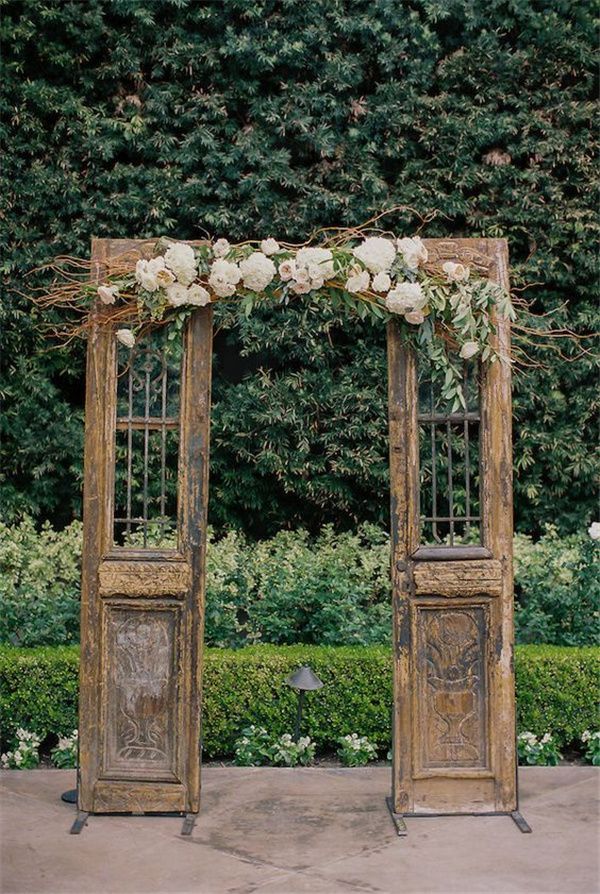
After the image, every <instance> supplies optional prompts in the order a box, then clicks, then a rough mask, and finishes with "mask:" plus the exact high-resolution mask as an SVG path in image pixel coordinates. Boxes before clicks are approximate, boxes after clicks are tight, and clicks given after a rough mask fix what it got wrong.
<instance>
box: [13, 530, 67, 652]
mask: <svg viewBox="0 0 600 894" xmlns="http://www.w3.org/2000/svg"><path fill="white" fill-rule="evenodd" d="M80 573H81V523H80V522H73V523H72V524H71V525H69V527H68V528H65V529H64V530H63V531H60V532H58V531H55V530H53V529H52V528H51V527H50V525H49V524H47V523H46V524H44V526H43V527H42V529H41V531H38V530H36V527H35V525H34V523H33V521H32V519H31V518H25V519H24V520H23V521H22V522H20V524H17V525H14V526H13V527H9V526H7V525H5V524H2V522H0V643H12V644H13V645H20V646H45V645H52V646H61V645H68V644H69V643H76V642H77V641H78V639H79V582H80Z"/></svg>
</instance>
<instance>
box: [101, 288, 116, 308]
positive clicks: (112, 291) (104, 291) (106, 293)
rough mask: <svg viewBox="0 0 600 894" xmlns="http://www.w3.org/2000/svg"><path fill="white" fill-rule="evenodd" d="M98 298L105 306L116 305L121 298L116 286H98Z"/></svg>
mask: <svg viewBox="0 0 600 894" xmlns="http://www.w3.org/2000/svg"><path fill="white" fill-rule="evenodd" d="M98 297H99V298H100V301H101V302H102V303H103V304H114V303H115V301H116V300H117V298H118V297H119V290H118V288H117V287H116V286H98Z"/></svg>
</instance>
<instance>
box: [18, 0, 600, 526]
mask: <svg viewBox="0 0 600 894" xmlns="http://www.w3.org/2000/svg"><path fill="white" fill-rule="evenodd" d="M3 12H4V15H3V18H2V25H1V28H2V38H3V46H4V56H5V60H4V74H5V77H4V87H3V93H2V100H1V102H2V112H3V121H4V125H3V129H4V132H5V133H4V135H5V137H7V132H8V131H9V130H10V140H9V141H8V142H7V141H6V140H5V144H6V145H8V148H9V151H8V152H7V153H6V157H5V159H4V165H3V170H2V197H3V205H4V211H3V217H4V227H3V236H2V242H3V245H2V249H3V262H2V273H3V275H4V279H5V283H6V285H7V286H8V290H9V291H8V299H7V300H5V301H3V303H2V311H1V313H2V324H3V330H4V351H3V355H4V385H3V392H4V397H5V408H6V409H5V415H4V430H3V445H4V451H5V455H4V459H3V461H2V470H3V473H2V474H3V475H4V476H7V477H8V478H9V479H10V484H7V486H6V490H5V497H4V507H3V508H4V512H5V514H6V515H7V516H9V517H10V516H12V515H15V514H18V513H20V512H22V511H32V512H34V513H36V514H38V515H39V516H41V517H51V518H52V519H53V520H54V521H55V522H57V523H63V522H66V521H67V520H68V519H69V518H71V517H72V516H73V515H74V514H76V513H77V511H78V502H79V482H80V477H81V443H82V437H81V417H82V389H83V385H82V379H83V353H84V352H83V350H82V346H76V347H71V348H69V350H63V351H48V350H46V348H47V345H46V344H45V343H44V342H43V341H42V340H41V336H40V335H39V333H38V330H37V329H36V324H37V323H38V322H39V319H37V317H36V313H35V312H34V311H32V310H31V308H30V306H29V305H28V304H27V303H26V302H25V301H24V300H23V299H22V298H20V297H19V295H18V294H17V291H19V290H21V291H26V290H27V289H28V288H31V286H32V285H35V284H36V282H38V281H39V278H36V276H30V277H29V278H28V279H25V275H26V274H27V273H28V272H29V271H30V270H31V269H32V268H34V267H36V266H37V265H39V264H42V263H44V262H46V261H48V260H50V259H51V258H52V257H53V256H55V255H57V254H59V253H69V254H71V255H80V256H86V255H87V254H88V253H89V244H90V237H91V236H92V235H96V236H112V237H125V236H128V237H150V236H156V235H161V234H168V235H171V236H174V237H178V238H184V239H186V238H198V237H201V236H202V235H203V234H204V233H205V232H206V231H208V232H209V233H210V234H212V235H214V236H227V237H229V238H230V239H233V240H241V239H244V238H252V237H257V236H266V235H273V236H275V237H279V238H282V239H286V240H290V241H292V240H295V241H300V240H303V239H305V238H306V237H307V236H308V235H309V234H310V232H311V231H312V230H313V229H314V228H316V227H319V226H324V225H325V226H326V225H332V224H335V225H353V224H356V223H359V222H362V221H363V220H365V219H367V218H368V217H370V216H371V215H372V214H373V213H375V212H378V211H380V210H381V209H384V208H389V207H393V206H396V205H398V204H404V205H410V206H412V207H413V208H415V209H417V210H418V212H419V213H420V214H422V215H426V214H429V213H430V212H432V211H434V210H438V211H439V212H440V214H439V215H438V216H437V218H436V219H435V220H434V221H433V222H432V223H431V224H429V225H428V227H427V228H426V230H425V231H424V232H423V233H422V235H425V236H432V237H433V236H442V235H454V236H460V235H482V236H494V237H497V236H505V237H507V238H508V240H509V245H510V252H511V261H512V267H513V282H514V284H515V285H516V286H518V287H522V286H523V285H524V284H526V283H535V284H536V285H534V286H531V287H530V288H529V289H528V291H527V293H526V294H527V295H528V296H529V297H530V298H531V299H532V300H533V301H534V304H535V307H536V309H537V310H539V311H542V312H547V311H551V310H555V311H556V321H557V323H558V324H561V323H564V322H567V321H568V322H569V324H570V325H571V326H574V327H575V328H579V329H581V330H583V329H588V330H589V329H593V328H594V325H595V322H596V321H595V317H596V316H597V313H596V306H595V303H594V299H593V285H594V282H595V280H594V260H595V257H594V249H593V241H592V235H593V226H594V209H593V208H592V206H591V204H590V202H589V195H590V193H591V192H592V189H591V183H592V180H593V178H594V176H595V170H594V164H593V158H594V145H593V134H594V131H593V128H592V127H591V117H592V113H593V102H594V97H595V90H594V84H593V67H592V56H593V51H592V49H591V48H592V46H593V43H592V41H593V37H594V32H593V24H592V12H593V10H592V4H591V3H589V2H588V0H583V2H580V3H577V4H575V5H573V4H572V3H569V2H567V0H557V2H555V3H553V4H551V5H548V4H547V3H542V2H541V0H515V2H514V3H511V4H506V3H504V2H501V0H489V2H488V0H486V2H483V0H475V2H469V3H467V2H464V0H450V2H440V0H414V2H411V3H408V2H406V0H402V2H401V0H303V2H301V3H299V2H297V0H221V2H219V3H203V2H193V0H154V2H152V3H140V2H138V0H87V2H86V3H80V2H76V0H63V2H61V3H55V2H52V0H10V2H8V3H5V4H4V10H3ZM416 223H417V218H416V217H415V216H414V215H412V214H410V213H408V212H407V213H403V214H400V213H397V214H396V215H394V216H392V217H391V218H390V219H389V222H388V224H387V225H388V226H390V227H391V228H393V229H395V230H396V231H397V232H399V233H406V234H409V233H411V232H412V231H413V230H414V228H415V225H416ZM219 325H220V327H221V328H220V331H219V334H218V335H217V338H216V363H215V373H216V374H215V383H214V412H213V429H212V468H211V475H212V492H211V507H210V513H211V518H212V520H213V522H214V523H215V524H216V525H217V526H226V525H231V524H234V525H235V526H237V527H243V528H244V529H245V530H246V531H248V532H249V533H250V534H253V535H261V536H264V535H266V534H269V533H272V532H273V531H274V530H276V529H277V528H279V527H281V526H295V525H297V524H299V523H302V524H304V525H305V526H308V527H309V528H311V529H315V530H316V528H317V527H318V526H319V525H320V524H322V523H323V522H326V521H331V522H333V523H334V524H335V525H336V526H338V527H350V526H353V525H355V524H356V522H357V521H361V522H362V521H365V520H370V521H374V522H377V523H381V522H383V521H385V519H386V514H387V504H388V498H387V447H386V429H387V425H386V361H385V334H384V332H383V331H382V329H381V328H377V327H373V326H370V325H369V324H367V323H364V322H360V321H358V320H355V319H351V318H346V319H342V318H340V317H339V316H336V315H335V314H332V313H328V312H327V311H326V310H325V309H322V310H321V309H316V310H315V309H310V310H308V309H306V308H302V307H301V306H298V307H295V308H290V309H287V310H279V309H278V310H276V311H266V310H265V311H263V312H260V313H257V314H256V315H254V316H252V317H251V318H250V319H248V320H245V319H242V320H241V321H240V320H234V319H233V318H232V315H231V314H225V315H224V318H223V319H222V320H220V322H219ZM573 351H574V349H573V348H567V349H566V354H567V355H568V354H569V353H571V354H572V353H573ZM538 359H539V357H538ZM546 363H547V368H545V369H536V368H534V369H528V370H526V371H524V372H522V373H521V374H520V375H519V376H518V377H517V381H516V395H515V435H516V444H515V460H516V470H517V478H516V489H517V501H516V505H517V512H518V515H517V519H518V523H519V525H520V527H521V528H522V529H524V530H529V531H539V530H540V529H541V526H542V523H543V522H544V521H554V522H556V523H557V524H558V525H559V528H560V529H561V530H563V531H564V530H574V529H575V528H577V527H581V526H582V523H583V520H584V518H585V516H586V515H587V516H588V517H589V516H590V514H591V513H592V512H593V502H592V501H593V494H592V488H591V487H590V478H591V476H592V474H593V469H594V464H593V444H594V440H595V438H594V433H593V422H592V420H593V412H594V402H595V398H596V396H595V388H594V376H593V374H592V367H591V364H590V362H589V361H587V360H580V361H578V362H577V363H569V362H567V360H566V359H564V358H563V357H561V356H559V355H557V354H552V353H551V354H549V355H546Z"/></svg>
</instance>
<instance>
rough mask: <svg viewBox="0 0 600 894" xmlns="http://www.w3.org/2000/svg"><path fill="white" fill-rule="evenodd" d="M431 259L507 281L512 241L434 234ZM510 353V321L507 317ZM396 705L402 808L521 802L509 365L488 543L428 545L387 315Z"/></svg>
mask: <svg viewBox="0 0 600 894" xmlns="http://www.w3.org/2000/svg"><path fill="white" fill-rule="evenodd" d="M425 244H426V247H427V249H428V251H429V258H430V262H431V263H432V264H433V265H434V266H435V265H438V264H442V263H443V262H444V261H446V260H452V261H457V262H462V263H465V264H468V265H469V266H470V267H471V268H473V269H475V270H477V271H478V272H480V273H483V274H484V275H486V276H488V277H489V278H490V279H492V280H494V281H497V282H500V283H502V284H503V285H504V286H506V287H508V272H507V271H508V258H507V248H506V242H505V241H504V240H498V239H457V240H449V239H444V240H425ZM498 349H499V353H500V355H501V356H503V357H504V358H506V357H508V354H509V350H510V327H509V324H508V322H506V321H498ZM388 368H389V432H390V477H391V486H390V487H391V494H390V496H391V540H392V566H391V568H392V590H393V614H394V644H395V649H394V711H393V767H392V797H393V802H394V810H395V812H396V813H400V814H410V813H457V812H458V813H460V812H465V813H471V812H474V813H486V812H490V811H491V812H494V811H498V812H511V811H512V810H515V809H516V806H517V797H516V746H515V725H514V724H515V721H514V708H515V705H514V670H513V662H512V651H513V578H512V443H511V426H512V417H511V371H510V365H509V363H507V362H505V361H503V360H501V361H499V362H496V363H494V364H489V365H486V367H485V369H484V371H483V374H482V386H481V417H482V421H481V441H480V449H481V477H482V487H481V490H482V494H481V498H482V514H483V523H482V544H481V546H479V547H448V548H446V547H433V548H432V547H423V546H420V545H419V520H418V506H419V456H418V427H417V379H416V361H415V357H414V355H413V353H412V351H411V350H410V348H409V347H408V346H406V345H403V344H402V341H401V335H400V328H399V326H398V325H397V323H396V322H395V321H393V320H392V321H391V322H390V323H389V324H388Z"/></svg>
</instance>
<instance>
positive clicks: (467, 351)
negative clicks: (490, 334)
mask: <svg viewBox="0 0 600 894" xmlns="http://www.w3.org/2000/svg"><path fill="white" fill-rule="evenodd" d="M478 351H479V345H478V343H477V342H476V341H466V342H465V343H464V345H463V346H462V348H461V349H460V356H461V357H462V359H463V360H470V359H471V357H474V356H475V354H477V352H478Z"/></svg>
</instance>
